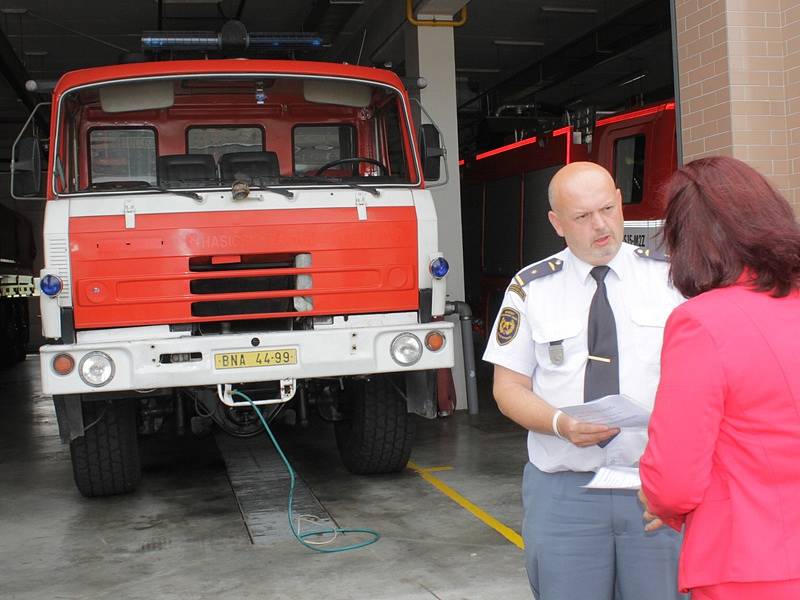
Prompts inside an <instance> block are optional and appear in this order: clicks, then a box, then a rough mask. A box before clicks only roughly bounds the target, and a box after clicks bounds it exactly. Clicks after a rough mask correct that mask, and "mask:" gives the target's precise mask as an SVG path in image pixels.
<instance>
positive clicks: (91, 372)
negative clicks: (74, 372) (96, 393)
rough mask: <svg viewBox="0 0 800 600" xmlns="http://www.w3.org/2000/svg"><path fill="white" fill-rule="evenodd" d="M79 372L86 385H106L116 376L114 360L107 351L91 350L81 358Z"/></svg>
mask: <svg viewBox="0 0 800 600" xmlns="http://www.w3.org/2000/svg"><path fill="white" fill-rule="evenodd" d="M78 374H79V375H80V376H81V379H83V382H84V383H85V384H86V385H90V386H92V387H101V386H104V385H105V384H107V383H108V382H109V381H111V378H112V377H114V361H113V360H111V357H110V356H109V355H108V354H106V353H105V352H90V353H89V354H87V355H86V356H84V357H83V358H82V359H81V363H80V365H79V366H78Z"/></svg>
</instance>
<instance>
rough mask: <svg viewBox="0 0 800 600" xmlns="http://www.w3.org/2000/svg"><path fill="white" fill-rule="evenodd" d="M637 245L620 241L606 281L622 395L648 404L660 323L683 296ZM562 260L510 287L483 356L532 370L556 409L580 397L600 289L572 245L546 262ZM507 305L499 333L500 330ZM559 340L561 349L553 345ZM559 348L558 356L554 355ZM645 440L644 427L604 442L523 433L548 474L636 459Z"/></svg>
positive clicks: (538, 389) (536, 387)
mask: <svg viewBox="0 0 800 600" xmlns="http://www.w3.org/2000/svg"><path fill="white" fill-rule="evenodd" d="M635 250H636V247H635V246H632V245H630V244H622V246H621V247H620V250H619V252H618V253H617V255H616V256H615V257H614V258H613V259H612V260H611V262H610V263H608V266H609V267H610V270H609V272H608V274H607V275H606V278H605V284H606V290H607V294H608V301H609V303H610V305H611V308H612V310H613V311H614V320H615V321H616V325H617V345H618V349H619V385H620V393H622V394H626V395H628V396H630V397H631V398H634V399H635V400H637V401H638V402H640V403H643V404H645V405H647V406H649V407H650V408H651V409H652V406H653V401H654V399H655V392H656V387H657V386H658V379H659V371H660V364H659V361H660V358H661V342H662V338H663V333H664V325H665V323H666V320H667V317H668V316H669V314H670V312H672V309H673V308H675V307H676V306H677V305H678V304H680V303H681V302H682V301H683V300H684V298H683V296H681V295H680V293H679V292H678V291H677V290H675V289H674V288H673V287H671V286H670V285H669V283H668V271H669V265H668V263H666V262H664V261H660V260H655V259H652V258H647V257H642V256H638V255H637V254H635V252H634V251H635ZM559 260H560V261H563V265H562V268H561V269H560V270H558V271H557V272H552V270H550V271H551V272H549V274H547V275H544V276H541V277H538V278H536V279H534V280H533V281H530V282H529V283H528V284H526V285H525V286H524V287H522V288H521V293H520V288H519V287H516V289H515V286H514V285H512V286H509V289H508V290H506V294H505V297H504V298H503V305H502V307H501V309H500V312H499V313H498V318H497V320H496V321H495V324H494V327H493V329H492V334H491V336H490V338H489V342H488V345H487V348H486V352H485V353H484V355H483V359H484V360H486V361H488V362H491V363H494V364H496V365H500V366H503V367H506V368H508V369H511V370H512V371H516V372H517V373H521V374H524V375H528V376H530V377H531V378H532V380H533V391H534V392H535V393H536V394H538V395H539V397H541V398H543V399H544V400H545V401H546V402H548V403H549V404H551V405H552V406H554V407H562V406H569V405H571V404H580V403H582V402H583V380H584V372H585V370H586V362H587V360H588V355H589V352H588V337H587V329H588V321H589V306H590V304H591V301H592V296H594V293H595V290H596V289H597V284H596V283H595V281H594V279H593V278H592V276H591V275H590V271H591V270H592V265H590V264H588V263H585V262H583V261H582V260H580V259H579V258H577V257H576V256H575V255H574V254H572V252H571V251H570V250H569V249H566V250H563V251H562V252H559V253H558V254H556V255H554V256H552V257H551V258H549V259H547V261H544V264H546V263H547V262H553V261H559ZM554 264H556V263H554ZM527 268H529V267H526V269H527ZM548 270H549V269H548ZM524 271H525V270H524V269H523V271H522V272H524ZM512 283H513V282H512ZM523 295H524V299H523V298H522V296H523ZM506 309H509V310H508V311H506V318H505V319H504V331H502V332H501V333H498V330H497V329H498V324H499V322H500V316H501V315H502V314H503V312H504V310H506ZM511 311H515V312H516V313H517V315H518V323H517V324H516V329H515V331H514V334H513V335H511V333H510V332H509V331H510V330H511V329H514V327H515V326H514V325H513V322H514V318H515V317H514V312H511ZM559 341H560V343H561V345H560V347H559V345H558V344H556V345H555V346H552V345H551V344H550V342H557V343H558V342H559ZM551 348H552V351H551ZM561 350H563V358H562V359H561V360H559V359H560V358H561V357H560V356H559V353H560V352H561ZM623 437H626V438H627V440H626V441H628V442H633V443H632V444H631V445H632V446H633V447H634V448H635V450H630V451H629V452H627V453H626V452H623V451H622V450H621V448H622V446H625V445H627V444H618V443H617V442H618V441H620V440H622V439H623ZM646 444H647V432H646V431H645V430H627V429H626V430H623V431H622V432H621V433H620V435H619V436H617V438H615V439H614V440H612V441H611V442H610V443H609V444H608V445H607V446H606V447H605V448H600V447H599V446H591V447H589V448H578V447H576V446H574V445H573V444H571V443H570V442H568V441H566V440H561V439H559V438H557V437H555V436H554V435H552V434H544V433H537V432H533V431H531V432H528V455H529V458H530V461H531V462H532V463H533V464H534V465H535V466H536V467H537V468H539V469H540V470H542V471H546V472H550V473H552V472H556V471H593V470H597V469H598V468H599V467H601V466H603V465H606V464H622V465H633V464H636V463H638V461H639V456H640V455H641V453H642V452H643V451H644V447H645V445H646Z"/></svg>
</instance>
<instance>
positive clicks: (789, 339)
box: [639, 157, 800, 600]
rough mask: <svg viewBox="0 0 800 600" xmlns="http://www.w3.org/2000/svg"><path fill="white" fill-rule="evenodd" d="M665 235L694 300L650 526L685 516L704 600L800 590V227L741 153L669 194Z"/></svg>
mask: <svg viewBox="0 0 800 600" xmlns="http://www.w3.org/2000/svg"><path fill="white" fill-rule="evenodd" d="M667 198H668V205H667V211H666V218H665V223H664V239H665V241H666V246H667V249H668V251H669V253H670V255H671V267H670V274H671V277H672V281H673V283H674V285H675V287H676V288H677V289H678V290H679V291H680V292H681V293H683V294H684V295H685V296H687V297H688V298H689V300H688V301H686V302H685V303H683V304H682V305H680V306H679V307H678V308H676V309H675V310H674V312H673V313H672V315H671V316H670V318H669V320H668V321H667V325H666V328H665V331H664V345H663V349H662V354H661V382H660V384H659V387H658V393H657V395H656V401H655V408H654V410H653V415H652V417H651V420H650V428H649V434H650V439H649V443H648V446H647V449H646V450H645V453H644V455H643V456H642V458H641V462H640V465H639V471H640V475H641V479H642V489H641V492H640V499H641V500H642V503H643V504H644V506H645V513H644V517H645V521H646V522H647V525H646V529H648V530H653V529H656V528H658V527H660V526H661V525H662V524H666V525H668V526H670V527H673V528H674V529H677V530H680V529H681V527H682V526H683V525H684V524H685V526H686V529H685V531H684V541H683V546H682V548H681V557H680V567H679V572H678V583H679V587H680V588H681V591H691V592H692V599H693V600H710V599H715V600H723V599H736V600H746V599H749V598H753V599H755V598H758V599H759V600H763V599H765V598H768V599H769V600H789V599H791V600H798V599H800V227H798V224H797V222H796V220H795V215H794V213H793V212H792V209H791V207H790V206H789V204H788V203H787V201H786V200H785V199H784V198H783V197H782V196H781V195H780V194H778V193H777V192H776V191H775V190H774V189H773V188H772V187H771V186H770V185H769V184H768V183H767V181H766V180H765V179H764V178H763V177H762V176H761V175H759V174H758V173H757V172H756V171H755V170H753V169H752V168H751V167H749V166H747V165H746V164H744V163H742V162H740V161H738V160H735V159H733V158H725V157H715V158H704V159H700V160H696V161H694V162H692V163H690V164H688V165H687V166H686V167H684V168H683V169H681V170H679V171H678V172H677V173H675V175H674V176H673V178H672V179H671V181H670V184H669V186H668V190H667Z"/></svg>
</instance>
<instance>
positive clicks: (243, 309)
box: [189, 253, 310, 317]
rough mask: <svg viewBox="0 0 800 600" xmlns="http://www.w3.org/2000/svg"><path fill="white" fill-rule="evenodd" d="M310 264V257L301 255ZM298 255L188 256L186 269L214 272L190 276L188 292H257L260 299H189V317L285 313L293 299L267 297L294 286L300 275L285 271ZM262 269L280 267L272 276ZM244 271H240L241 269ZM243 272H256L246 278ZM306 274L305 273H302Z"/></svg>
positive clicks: (292, 288) (215, 293) (201, 293)
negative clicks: (202, 275) (206, 275)
mask: <svg viewBox="0 0 800 600" xmlns="http://www.w3.org/2000/svg"><path fill="white" fill-rule="evenodd" d="M304 256H306V257H308V259H302V258H301V259H300V260H307V264H308V265H310V256H309V255H307V254H306V255H304ZM298 260H299V259H298V257H297V256H296V255H294V254H285V253H282V254H245V255H222V256H194V257H192V258H190V259H189V270H190V271H191V272H194V273H214V275H215V277H212V278H208V277H205V278H198V279H192V280H191V281H190V282H189V291H191V293H192V294H196V295H198V296H203V295H210V294H214V295H220V294H226V295H227V294H231V295H235V294H257V293H264V295H265V296H267V297H264V298H247V299H241V300H238V299H236V297H235V296H233V297H231V298H229V299H218V300H198V301H197V302H192V316H193V317H226V316H233V315H253V314H264V313H286V312H289V311H291V310H292V306H293V299H292V298H291V297H290V298H286V297H281V298H271V297H269V296H271V295H272V294H271V292H285V291H290V290H295V289H297V287H298V278H299V277H303V276H301V275H295V274H287V273H286V270H288V269H292V270H294V269H295V268H296V265H297V264H298ZM266 270H276V271H278V270H280V271H283V272H282V273H276V274H275V275H269V274H264V273H263V271H266ZM243 271H244V272H243ZM246 271H260V272H259V273H258V274H255V273H254V274H253V275H252V276H250V277H248V276H247V274H246V273H245V272H246ZM305 277H308V276H305Z"/></svg>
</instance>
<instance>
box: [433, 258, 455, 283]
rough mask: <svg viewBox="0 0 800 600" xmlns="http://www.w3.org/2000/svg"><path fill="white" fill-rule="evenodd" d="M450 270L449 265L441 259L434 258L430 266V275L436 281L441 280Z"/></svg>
mask: <svg viewBox="0 0 800 600" xmlns="http://www.w3.org/2000/svg"><path fill="white" fill-rule="evenodd" d="M449 270H450V265H449V264H448V262H447V261H446V260H445V259H444V258H443V257H441V256H440V257H438V258H434V259H433V260H432V261H431V264H430V271H431V275H433V277H435V278H436V279H441V278H442V277H444V276H445V275H447V272H448V271H449Z"/></svg>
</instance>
